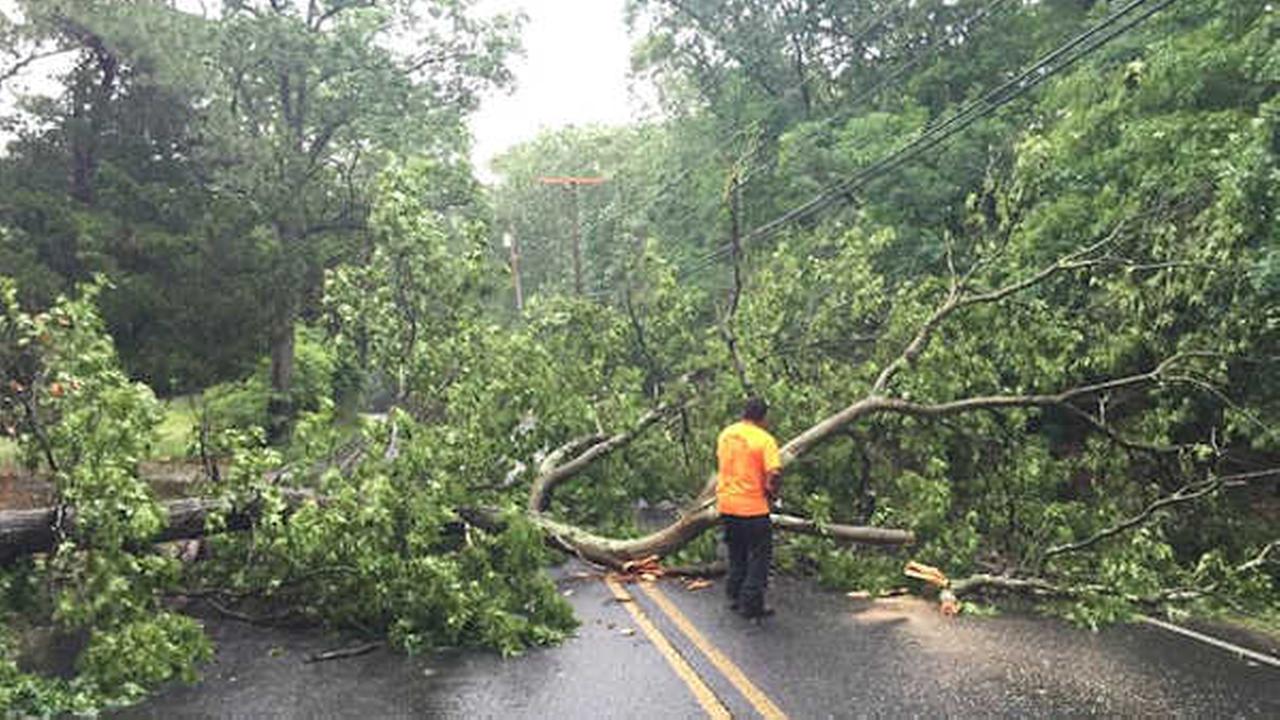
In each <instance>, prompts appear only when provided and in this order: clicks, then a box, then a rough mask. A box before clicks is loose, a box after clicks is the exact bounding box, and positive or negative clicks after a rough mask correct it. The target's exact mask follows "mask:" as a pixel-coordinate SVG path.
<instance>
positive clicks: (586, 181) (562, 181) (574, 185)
mask: <svg viewBox="0 0 1280 720" xmlns="http://www.w3.org/2000/svg"><path fill="white" fill-rule="evenodd" d="M604 180H605V179H604V178H602V177H575V176H543V177H540V178H538V182H540V183H542V184H543V185H560V186H561V187H563V188H564V189H565V192H567V193H569V195H570V197H571V200H570V202H571V203H572V204H573V290H574V292H575V293H577V294H578V295H581V294H582V228H581V227H580V226H579V217H578V186H579V185H601V184H603V183H604Z"/></svg>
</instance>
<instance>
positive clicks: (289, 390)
mask: <svg viewBox="0 0 1280 720" xmlns="http://www.w3.org/2000/svg"><path fill="white" fill-rule="evenodd" d="M281 305H282V306H283V307H282V309H281V311H280V313H279V315H278V316H277V317H276V319H275V322H273V323H272V324H271V337H270V342H271V394H270V397H269V398H268V400H267V417H268V426H267V440H268V441H269V442H270V443H271V444H272V445H282V444H284V443H285V442H286V441H287V440H288V439H289V435H290V433H291V431H292V428H293V415H294V410H295V408H294V406H293V367H294V347H293V345H294V332H293V320H294V314H295V313H294V310H293V301H292V299H286V300H284V301H283V302H282V303H281Z"/></svg>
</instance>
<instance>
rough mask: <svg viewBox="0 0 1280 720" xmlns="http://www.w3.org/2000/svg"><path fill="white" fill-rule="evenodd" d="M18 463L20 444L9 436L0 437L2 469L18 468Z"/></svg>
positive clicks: (0, 467)
mask: <svg viewBox="0 0 1280 720" xmlns="http://www.w3.org/2000/svg"><path fill="white" fill-rule="evenodd" d="M18 465H19V459H18V444H17V443H15V442H14V441H12V440H10V439H9V438H0V470H16V469H17V468H18Z"/></svg>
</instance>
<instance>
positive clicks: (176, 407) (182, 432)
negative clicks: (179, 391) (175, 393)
mask: <svg viewBox="0 0 1280 720" xmlns="http://www.w3.org/2000/svg"><path fill="white" fill-rule="evenodd" d="M192 397H193V396H191V395H182V396H179V397H173V398H169V399H167V400H162V401H161V403H162V404H163V405H164V419H163V420H161V421H160V427H158V428H157V429H156V442H155V445H154V446H153V447H152V448H151V455H152V459H155V460H178V459H183V458H186V457H188V456H189V455H190V453H191V445H192V442H191V441H192V438H193V437H194V433H195V426H196V412H195V407H194V406H193V405H192V403H191V400H192Z"/></svg>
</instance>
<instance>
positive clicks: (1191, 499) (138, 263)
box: [0, 0, 1280, 715]
mask: <svg viewBox="0 0 1280 720" xmlns="http://www.w3.org/2000/svg"><path fill="white" fill-rule="evenodd" d="M15 6H16V9H17V12H14V13H12V14H10V15H7V16H5V17H4V20H3V21H2V22H0V83H9V82H11V81H12V80H13V78H15V77H17V76H18V75H19V74H20V73H21V72H22V71H23V69H24V68H25V67H27V66H28V65H29V64H30V63H32V62H34V61H36V60H37V59H38V58H41V57H44V56H46V55H53V54H57V55H60V56H62V57H64V58H69V59H70V62H68V64H67V67H68V68H69V69H68V70H67V71H66V72H65V73H64V74H62V75H60V76H59V77H58V78H57V81H58V83H59V89H58V92H57V93H56V94H54V95H52V96H48V97H45V96H31V97H25V98H23V99H22V101H21V102H20V103H19V104H18V105H17V106H16V107H13V108H11V109H10V110H9V112H8V116H7V117H5V127H6V130H7V132H8V136H9V138H10V140H9V143H8V147H7V149H6V151H5V153H4V154H3V156H2V157H0V434H3V435H4V436H6V437H5V438H4V439H2V440H0V443H4V444H3V445H0V452H2V453H4V455H0V457H3V456H8V455H11V456H12V458H13V459H12V460H10V461H8V462H11V463H13V464H14V465H15V466H20V467H21V468H22V472H24V473H29V474H31V475H32V476H34V477H38V478H43V479H47V480H48V481H49V482H50V483H51V484H52V495H51V498H52V499H51V508H50V509H48V510H47V514H40V515H39V517H38V518H36V520H33V521H32V525H31V527H29V528H27V529H26V530H23V531H22V532H19V531H18V530H16V529H15V528H16V527H17V525H16V524H14V525H13V526H12V527H10V526H7V525H5V523H17V515H16V514H8V515H6V514H0V563H2V567H0V614H2V615H4V617H5V622H4V627H3V629H0V712H3V711H8V710H12V711H16V712H18V713H30V714H36V715H40V714H53V713H57V712H63V711H81V712H87V711H91V710H93V709H94V708H100V707H104V706H109V705H112V704H120V703H128V702H132V701H135V700H137V699H138V698H140V697H142V696H144V695H145V694H146V693H147V692H149V691H150V690H152V689H153V688H155V687H157V686H159V685H160V684H162V683H165V682H167V681H169V680H172V679H186V680H190V679H194V678H195V677H196V676H197V674H198V672H199V667H200V663H201V662H202V661H204V660H206V659H208V658H209V656H210V645H209V642H208V640H207V639H206V638H205V636H204V634H203V632H202V630H201V628H200V625H199V623H198V622H197V621H196V620H194V619H192V618H191V617H190V616H189V615H187V614H184V613H183V612H182V603H184V602H187V601H189V600H191V599H194V598H207V599H209V601H210V602H212V603H213V604H214V606H215V607H217V608H221V610H222V611H224V612H227V613H231V614H236V615H240V616H250V615H254V616H258V617H257V619H259V620H264V619H270V618H275V619H281V618H286V617H287V618H289V619H294V620H296V619H302V620H305V621H310V622H317V623H324V624H328V625H330V626H334V627H342V628H348V629H354V630H356V631H359V632H362V633H367V634H369V635H371V636H374V637H385V638H387V639H388V640H389V641H390V642H391V643H392V644H394V645H395V646H397V647H400V648H403V649H405V650H407V651H410V652H413V651H424V650H429V649H432V648H436V647H441V646H458V645H477V646H486V647H492V648H496V649H498V650H500V651H502V652H504V653H514V652H518V651H519V650H521V649H523V648H525V647H528V646H531V645H537V644H546V643H552V642H556V641H558V640H559V639H562V638H563V637H565V636H566V634H567V633H569V632H571V631H572V629H573V626H574V618H573V615H572V612H571V611H570V609H569V607H568V606H567V604H565V602H564V601H563V599H562V598H561V597H560V596H559V595H558V594H557V592H556V590H555V588H554V586H553V585H552V584H551V582H550V580H549V579H548V577H547V575H546V574H545V572H544V567H545V565H546V563H548V562H551V561H553V560H554V559H555V558H557V557H558V556H559V554H557V553H555V552H554V551H552V550H550V549H549V547H550V548H560V549H561V550H567V551H569V552H570V553H575V554H577V555H579V556H581V557H584V558H586V559H588V560H591V561H593V562H596V563H599V564H601V565H605V566H612V567H619V566H621V565H623V564H624V563H626V562H628V561H633V560H637V559H642V558H645V557H647V556H650V555H659V556H663V557H664V559H665V560H666V562H667V563H668V564H670V565H682V566H690V567H692V569H693V570H694V571H698V570H701V571H711V570H712V569H713V568H711V567H710V566H709V565H708V563H711V562H712V561H713V560H714V559H715V533H713V532H710V531H709V529H710V528H711V527H712V526H713V525H714V524H715V521H716V518H715V511H714V507H713V506H711V505H709V504H708V502H707V499H706V498H707V495H706V490H707V478H708V475H709V473H710V472H711V470H712V468H713V466H714V451H713V444H714V438H715V434H716V433H717V432H718V431H719V429H720V428H721V427H722V426H723V424H724V423H725V422H727V421H728V420H729V419H731V418H733V417H735V416H736V414H737V412H738V410H739V408H740V406H741V403H742V400H743V399H744V398H745V397H746V396H748V395H751V394H758V395H760V396H762V397H764V398H765V399H766V400H767V401H768V402H769V403H770V405H771V406H772V408H773V409H772V410H771V413H770V416H771V419H772V427H773V428H774V430H775V434H777V435H778V436H779V438H780V440H783V441H785V442H786V443H787V444H786V446H785V447H784V450H783V456H784V463H785V464H786V466H787V471H786V478H785V482H784V486H783V505H784V507H785V509H786V512H787V513H795V515H794V516H791V515H787V516H785V517H779V518H775V523H776V524H779V526H780V529H795V530H799V531H801V532H799V533H796V534H793V535H787V536H785V537H783V538H782V539H781V540H780V541H779V547H778V549H777V558H776V563H775V565H776V566H777V568H778V569H779V570H781V571H786V572H794V573H800V574H808V575H813V576H815V577H817V578H818V579H819V580H820V581H821V582H823V583H825V584H828V585H830V586H832V587H838V588H844V589H866V590H869V591H873V592H874V591H878V590H882V589H886V588H889V587H891V586H896V585H900V584H902V583H903V582H904V579H903V578H902V566H903V563H904V562H905V561H906V560H908V559H915V560H920V561H923V562H926V563H930V564H934V565H937V566H939V567H940V568H942V569H944V570H945V571H946V572H947V573H948V574H949V575H951V576H952V577H953V578H955V582H954V589H955V591H956V592H957V593H958V594H959V595H960V596H961V598H962V599H963V600H965V601H967V602H969V603H971V604H970V605H968V607H974V608H976V607H978V606H979V605H981V604H985V603H1004V602H1010V601H1012V600H1014V599H1024V600H1025V599H1028V598H1029V599H1031V600H1034V601H1035V603H1036V605H1037V607H1039V608H1041V609H1044V610H1046V611H1051V612H1055V613H1059V614H1062V615H1065V616H1067V617H1070V618H1072V619H1074V620H1076V621H1079V622H1081V623H1084V624H1087V625H1094V626H1096V625H1097V624H1099V623H1102V622H1108V621H1114V620H1117V619H1123V618H1125V617H1128V616H1129V615H1130V614H1131V613H1133V612H1136V611H1147V612H1157V611H1159V612H1170V613H1201V614H1212V613H1224V612H1229V613H1232V614H1234V615H1237V616H1241V617H1252V618H1261V619H1263V621H1269V622H1273V623H1274V622H1276V621H1277V620H1278V618H1277V616H1276V607H1277V606H1278V604H1280V584H1278V583H1280V562H1277V561H1278V560H1280V535H1278V534H1277V530H1276V528H1277V527H1280V524H1278V522H1277V521H1278V520H1280V489H1278V481H1280V422H1278V421H1280V380H1278V378H1280V372H1277V367H1278V366H1280V214H1278V213H1277V209H1278V208H1277V205H1278V203H1280V99H1278V98H1277V88H1280V12H1277V6H1276V5H1275V4H1274V3H1273V2H1270V1H1268V0H1125V1H1121V0H1111V1H1107V0H1039V1H1034V0H916V1H915V2H906V1H905V0H884V1H881V0H866V1H860V2H830V1H828V0H787V1H786V2H764V1H763V0H630V2H629V3H628V18H627V20H628V24H629V26H630V29H631V32H632V39H633V42H634V47H633V50H632V73H633V75H634V77H635V78H637V79H639V80H643V81H645V82H648V83H651V84H652V85H653V87H655V88H656V89H657V96H658V98H659V102H660V104H661V113H660V116H659V119H656V120H652V121H647V122H644V123H637V124H634V125H631V126H625V127H577V128H566V129H561V130H555V131H550V132H546V133H544V134H543V135H541V136H539V137H538V138H537V139H535V140H533V141H531V142H528V143H526V144H523V145H519V146H517V147H515V148H512V149H510V150H509V151H507V152H506V153H505V154H503V155H502V156H500V157H499V158H498V159H497V160H496V161H495V162H494V170H495V171H496V172H497V173H498V181H497V182H495V183H494V184H492V185H490V186H485V185H482V184H481V183H480V182H479V181H478V180H477V179H476V175H475V172H474V168H472V167H471V166H470V161H469V160H468V155H469V151H470V142H471V139H470V137H469V134H468V131H467V129H466V124H465V123H466V119H467V117H468V115H469V113H471V112H473V111H474V110H475V109H476V107H477V103H478V102H479V98H480V97H481V96H483V95H484V94H485V93H488V92H492V91H494V90H499V89H501V88H504V87H507V86H509V84H510V83H511V82H512V76H511V72H510V65H511V62H512V57H513V53H516V52H518V50H519V43H520V29H521V23H520V19H519V18H512V17H504V16H498V17H485V16H484V15H483V14H481V13H480V12H479V11H477V10H476V8H475V7H474V6H473V3H471V2H468V1H467V0H308V1H307V2H302V1H301V0H224V2H223V3H221V5H220V7H219V8H217V9H216V11H211V12H210V13H208V14H206V15H205V16H197V15H193V14H189V13H186V12H182V11H179V10H176V9H173V8H172V7H171V6H170V4H169V3H167V2H164V1H163V0H129V1H123V0H121V1H112V0H56V1H49V0H20V1H19V2H16V3H15ZM548 176H561V177H563V176H573V177H592V178H603V181H602V182H599V183H598V184H591V185H582V186H579V187H576V188H572V189H566V188H564V187H557V186H552V185H549V184H547V183H546V182H545V180H544V178H546V177H548ZM575 238H577V241H578V242H577V247H575V242H574V239H575ZM575 254H577V256H578V263H577V265H578V270H577V277H578V278H580V279H575V260H574V257H575ZM517 287H518V288H519V290H518V291H517V290H516V288H517ZM517 293H518V294H517ZM179 397H180V398H181V400H180V401H173V400H170V402H169V403H168V404H167V405H166V404H163V400H161V399H172V398H179ZM157 398H161V399H157ZM173 407H184V408H186V409H187V410H186V413H187V414H186V415H185V416H184V418H185V420H184V422H186V423H187V424H188V425H190V427H187V428H184V430H186V431H189V432H186V433H185V434H184V435H183V437H185V438H188V439H189V442H186V443H184V445H183V447H182V448H181V449H180V451H179V452H180V454H181V455H183V456H185V458H186V460H185V462H186V464H187V465H189V466H190V467H192V468H194V469H196V470H197V471H198V475H199V476H200V480H199V481H197V482H193V483H192V484H191V487H190V490H189V491H188V492H186V493H184V494H186V495H189V496H190V497H189V498H188V500H187V501H185V502H186V504H185V505H182V506H181V509H182V510H183V511H184V512H188V515H187V516H184V517H185V518H186V519H185V523H186V524H185V525H183V524H182V523H180V522H179V515H178V510H179V507H178V506H177V505H175V504H174V503H175V501H173V500H171V499H166V498H162V497H161V496H160V495H158V494H157V491H156V489H155V487H153V485H152V483H150V482H149V479H148V477H147V473H146V472H145V471H144V461H147V460H151V459H153V458H155V457H156V455H157V454H158V452H157V441H158V438H159V435H158V431H159V428H160V426H161V424H162V423H163V422H164V421H165V413H166V408H173ZM553 489H554V490H555V493H554V496H553V495H552V490H553ZM638 505H648V506H658V507H677V508H680V510H679V511H678V512H677V513H675V514H673V517H672V522H673V524H672V525H671V526H669V527H667V528H665V529H661V530H659V531H657V532H656V533H654V534H648V535H646V534H645V531H646V530H650V529H651V528H642V527H640V526H639V525H638V522H639V521H638V520H637V513H636V509H637V506H638ZM31 512H34V511H31ZM41 512H42V513H44V512H45V511H43V510H42V511H41ZM23 517H25V518H31V517H35V516H33V515H30V513H29V514H28V515H26V516H23ZM180 525H182V526H181V527H179V526H180ZM22 533H25V534H22ZM196 536H204V539H203V540H202V541H200V542H199V544H198V545H188V544H186V541H185V540H182V541H180V542H177V543H176V544H175V543H174V542H165V543H160V544H157V542H156V541H157V540H165V541H174V540H179V539H182V538H191V537H196ZM904 539H911V540H913V542H912V543H911V544H910V545H909V546H906V547H903V546H902V545H901V543H902V541H903V540H904ZM878 544H880V545H882V544H887V545H889V547H887V548H886V547H876V545H878ZM189 550H190V551H191V552H188V551H189ZM189 555H195V556H196V557H194V558H193V557H189ZM917 589H922V588H919V587H917ZM47 627H53V628H56V629H57V631H58V632H60V633H65V634H66V635H68V636H72V637H75V638H77V639H78V642H79V643H80V644H79V650H78V655H77V657H76V659H75V664H74V672H73V673H70V674H69V676H65V677H61V676H53V675H50V674H47V673H42V672H40V671H39V670H36V669H32V668H30V667H28V666H27V665H26V664H25V663H23V662H21V656H22V645H23V637H24V636H26V635H27V634H29V631H31V630H33V629H36V628H47Z"/></svg>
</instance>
